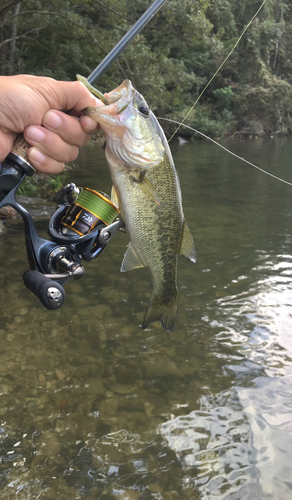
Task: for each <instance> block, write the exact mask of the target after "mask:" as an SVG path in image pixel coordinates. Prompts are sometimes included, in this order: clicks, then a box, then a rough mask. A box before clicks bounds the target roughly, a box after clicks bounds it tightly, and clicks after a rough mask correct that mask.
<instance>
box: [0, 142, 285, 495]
mask: <svg viewBox="0 0 292 500" xmlns="http://www.w3.org/2000/svg"><path fill="white" fill-rule="evenodd" d="M225 145H226V146H227V147H229V148H230V149H232V150H233V151H234V152H236V153H237V154H239V155H240V156H243V157H245V158H247V159H249V160H250V161H252V162H253V163H256V164H257V165H258V166H259V167H261V168H264V169H266V170H268V171H270V172H272V173H274V174H276V175H278V176H280V177H283V178H285V179H286V180H288V181H290V182H292V172H291V167H290V165H291V154H292V140H291V138H269V139H264V140H258V141H255V140H250V141H243V142H232V141H230V142H228V143H225ZM172 151H173V156H174V159H175V163H176V166H177V169H178V172H179V176H180V180H181V187H182V193H183V202H184V211H185V215H186V219H187V221H188V224H189V227H190V229H191V231H192V234H193V235H194V239H195V243H196V249H197V254H198V261H197V263H196V264H195V265H193V264H191V263H190V262H189V261H188V260H186V259H184V258H183V257H180V259H179V266H178V286H179V311H178V316H177V321H176V327H175V330H174V331H173V333H171V334H168V333H166V332H165V331H164V330H163V329H162V328H161V327H160V325H159V324H158V323H155V324H154V325H151V327H149V328H148V329H147V330H146V331H143V330H142V329H141V322H142V319H143V316H144V313H145V311H146V308H147V305H148V301H149V298H150V295H151V284H150V277H149V273H148V272H147V270H145V269H138V270H135V271H131V272H129V273H119V267H120V263H121V261H122V257H123V254H124V251H125V248H126V245H127V243H128V239H127V235H126V234H123V233H119V234H117V235H116V236H115V237H114V239H113V241H111V242H110V244H109V245H108V248H107V249H106V251H105V252H104V253H103V254H102V255H101V256H100V257H99V258H98V259H96V260H94V261H92V262H89V263H86V264H85V267H86V275H85V276H84V277H83V278H82V280H80V281H75V282H69V283H68V284H67V285H66V287H65V288H66V293H67V299H66V302H65V304H64V306H63V307H62V308H61V309H60V310H59V311H47V310H45V309H44V308H43V307H42V305H41V304H40V303H39V301H38V300H37V299H36V297H34V296H33V295H32V294H31V293H30V292H29V291H28V290H27V289H26V288H25V287H24V285H23V283H22V278H21V276H22V273H23V272H24V271H25V270H27V268H28V265H27V262H26V255H25V247H24V237H23V226H22V221H21V220H15V221H12V222H9V223H7V224H6V230H5V232H3V233H2V234H1V235H0V262H1V281H2V286H1V289H0V302H1V313H0V340H1V349H0V394H1V404H0V496H1V499H5V500H6V499H7V500H14V499H19V500H31V499H40V500H55V499H61V500H79V499H81V500H82V499H83V498H87V499H89V500H98V499H100V500H102V499H104V500H115V499H117V500H135V499H139V500H150V499H158V500H159V499H163V500H177V499H179V500H185V499H191V500H197V499H203V500H215V499H216V500H223V499H224V500H231V499H232V500H257V499H265V500H286V499H287V500H288V499H289V500H290V499H291V498H292V316H291V315H292V306H291V304H292V252H291V245H292V225H291V215H292V204H291V201H292V200H291V198H292V187H291V186H289V185H287V184H283V183H281V182H279V181H277V180H275V179H272V178H271V177H268V176H266V175H264V174H263V173H261V172H259V171H258V170H255V169H254V168H252V167H250V166H248V165H246V164H244V163H243V162H241V161H240V160H237V159H235V158H234V157H232V156H230V155H228V154H227V153H226V152H224V151H223V150H222V149H220V148H218V147H217V146H215V145H213V144H211V143H207V142H205V141H196V142H193V143H188V144H185V145H183V146H179V145H178V144H177V143H174V144H173V146H172ZM78 163H79V165H80V168H79V169H74V170H72V172H71V174H70V179H69V180H70V181H74V182H76V183H77V184H78V185H83V186H87V187H90V188H93V189H99V190H103V191H106V192H108V193H109V192H110V187H111V184H110V177H109V173H108V168H107V166H106V163H105V160H104V152H103V149H102V148H99V147H95V146H94V147H92V146H91V147H86V148H84V150H83V151H82V152H81V154H80V157H79V159H78ZM47 225H48V220H46V217H45V218H44V217H42V220H38V219H37V220H36V227H37V229H38V231H39V233H40V234H41V235H42V236H45V234H46V228H47Z"/></svg>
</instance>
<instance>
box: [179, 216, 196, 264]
mask: <svg viewBox="0 0 292 500" xmlns="http://www.w3.org/2000/svg"><path fill="white" fill-rule="evenodd" d="M179 255H183V256H184V257H186V258H187V259H189V260H190V261H191V262H192V263H193V264H195V262H196V260H197V254H196V249H195V243H194V240H193V237H192V235H191V232H190V230H189V226H188V225H187V222H186V220H184V224H183V234H182V241H181V247H180V251H179Z"/></svg>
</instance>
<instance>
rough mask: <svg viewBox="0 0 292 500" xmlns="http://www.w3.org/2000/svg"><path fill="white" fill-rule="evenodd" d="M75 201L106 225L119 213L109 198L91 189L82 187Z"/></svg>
mask: <svg viewBox="0 0 292 500" xmlns="http://www.w3.org/2000/svg"><path fill="white" fill-rule="evenodd" d="M75 203H76V205H79V206H80V207H82V208H85V210H88V211H89V212H91V213H93V214H94V215H95V216H96V217H98V218H99V219H100V220H102V221H103V222H104V223H105V224H107V225H109V224H111V223H112V222H113V221H114V220H115V219H116V217H117V215H118V213H119V211H118V209H117V208H116V207H115V206H114V204H113V203H112V202H111V200H110V199H109V198H107V197H106V196H105V195H104V194H103V193H102V192H100V191H94V190H93V189H88V188H84V189H83V190H82V193H81V194H80V195H79V196H78V198H77V200H76V202H75Z"/></svg>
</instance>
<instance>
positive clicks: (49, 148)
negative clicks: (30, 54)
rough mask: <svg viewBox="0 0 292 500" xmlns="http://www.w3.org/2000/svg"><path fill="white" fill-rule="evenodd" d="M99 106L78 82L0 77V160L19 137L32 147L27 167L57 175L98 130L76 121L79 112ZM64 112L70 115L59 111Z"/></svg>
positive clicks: (84, 119)
mask: <svg viewBox="0 0 292 500" xmlns="http://www.w3.org/2000/svg"><path fill="white" fill-rule="evenodd" d="M102 105H103V104H102V103H101V102H100V101H99V100H98V99H96V98H95V97H94V96H93V95H92V94H91V93H90V92H89V91H88V90H87V89H86V87H85V86H84V85H83V83H81V82H77V81H76V82H61V81H57V80H53V79H52V78H46V77H36V76H31V75H17V76H0V161H3V160H4V159H5V158H6V156H7V155H8V153H9V152H10V151H11V149H12V146H13V143H14V141H15V139H16V137H17V135H18V134H19V133H23V135H24V138H25V140H26V141H27V142H28V143H29V144H30V145H31V146H32V147H31V148H29V150H28V153H27V156H28V159H29V161H30V163H31V165H32V166H33V167H35V168H36V169H37V170H39V171H40V172H46V173H57V172H60V171H61V170H62V169H63V168H64V162H68V161H73V160H75V159H76V158H77V156H78V152H79V147H80V146H83V145H85V144H87V143H88V142H89V140H90V134H91V133H92V132H95V131H97V130H98V128H99V127H98V125H97V124H96V122H94V121H93V120H92V119H91V118H90V117H88V116H81V111H82V109H83V108H86V107H87V106H102ZM72 108H73V109H72ZM69 109H70V110H71V109H72V111H71V113H70V115H67V114H66V113H63V112H62V110H69Z"/></svg>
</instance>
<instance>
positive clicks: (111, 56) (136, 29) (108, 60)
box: [87, 0, 167, 85]
mask: <svg viewBox="0 0 292 500" xmlns="http://www.w3.org/2000/svg"><path fill="white" fill-rule="evenodd" d="M166 2H167V0H156V1H155V2H153V4H152V5H150V7H149V8H148V9H147V10H146V11H145V12H144V14H142V16H141V17H140V18H139V19H138V21H136V22H135V24H133V26H132V27H131V28H130V29H129V31H128V32H127V33H126V34H125V35H124V36H123V38H121V40H120V41H119V42H118V43H117V44H116V45H115V47H114V48H113V49H112V50H111V51H110V52H109V53H108V54H107V55H106V56H105V58H104V59H103V60H102V61H101V63H99V64H98V66H96V68H95V69H94V70H93V71H92V72H91V73H90V75H89V76H88V78H87V81H88V83H90V84H91V85H94V84H95V83H96V82H97V80H99V78H100V77H101V76H102V75H103V74H104V73H105V72H106V70H107V69H108V68H109V67H110V66H111V65H112V64H113V62H114V61H115V60H116V59H117V57H118V56H119V55H120V54H121V53H122V52H123V51H124V50H125V49H126V48H127V47H128V45H129V44H130V43H131V41H132V40H133V39H134V38H135V36H137V35H138V33H140V31H141V30H142V29H143V28H144V26H146V24H147V23H149V21H150V20H151V19H152V17H154V16H155V14H156V13H157V12H158V11H159V9H160V8H161V7H162V5H163V4H165V3H166Z"/></svg>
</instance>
